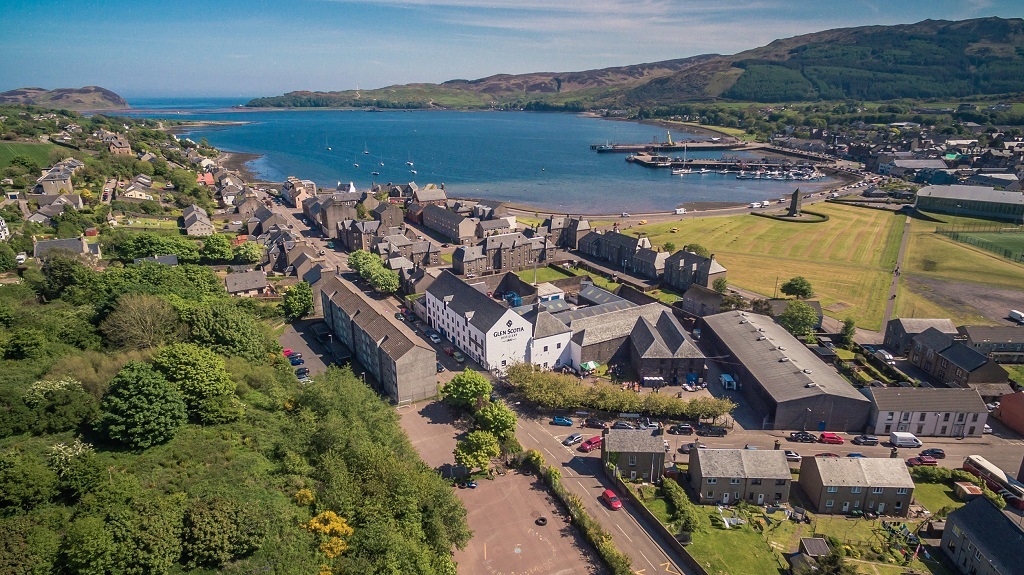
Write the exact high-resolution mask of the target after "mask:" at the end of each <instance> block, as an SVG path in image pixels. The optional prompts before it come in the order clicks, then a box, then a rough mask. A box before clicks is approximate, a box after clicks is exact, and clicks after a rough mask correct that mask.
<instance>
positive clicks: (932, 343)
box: [913, 327, 953, 351]
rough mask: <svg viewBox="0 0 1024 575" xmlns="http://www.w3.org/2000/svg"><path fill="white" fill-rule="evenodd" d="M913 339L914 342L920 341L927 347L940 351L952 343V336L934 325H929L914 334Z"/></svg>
mask: <svg viewBox="0 0 1024 575" xmlns="http://www.w3.org/2000/svg"><path fill="white" fill-rule="evenodd" d="M913 341H914V343H920V344H921V345H923V346H924V347H926V348H927V349H934V350H935V351H942V350H944V349H946V348H947V347H949V346H950V345H952V343H953V338H952V337H951V336H950V335H949V334H945V333H942V332H941V331H939V330H937V329H935V328H934V327H930V328H928V329H926V330H924V331H922V332H921V333H919V334H917V335H915V336H914V339H913Z"/></svg>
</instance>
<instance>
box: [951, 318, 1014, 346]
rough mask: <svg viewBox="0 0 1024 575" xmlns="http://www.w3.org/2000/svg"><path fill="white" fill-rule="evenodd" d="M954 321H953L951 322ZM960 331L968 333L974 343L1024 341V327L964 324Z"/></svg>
mask: <svg viewBox="0 0 1024 575" xmlns="http://www.w3.org/2000/svg"><path fill="white" fill-rule="evenodd" d="M950 323H953V322H950ZM959 332H960V333H962V334H964V335H966V336H967V338H968V339H970V340H971V342H972V343H985V342H999V343H1020V342H1024V328H1020V327H1013V326H987V325H964V326H961V327H960V328H959Z"/></svg>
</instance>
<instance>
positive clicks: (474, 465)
mask: <svg viewBox="0 0 1024 575" xmlns="http://www.w3.org/2000/svg"><path fill="white" fill-rule="evenodd" d="M500 453H501V449H500V448H499V447H498V438H497V437H494V435H493V434H491V433H490V432H488V431H471V432H469V433H468V434H466V438H465V439H463V440H462V441H459V443H458V444H456V445H455V463H458V464H459V465H463V466H465V467H467V468H468V469H469V470H470V471H472V470H474V469H487V468H488V467H490V465H491V459H492V458H494V457H497V456H498V455H499V454H500Z"/></svg>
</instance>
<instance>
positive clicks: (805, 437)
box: [789, 431, 818, 443]
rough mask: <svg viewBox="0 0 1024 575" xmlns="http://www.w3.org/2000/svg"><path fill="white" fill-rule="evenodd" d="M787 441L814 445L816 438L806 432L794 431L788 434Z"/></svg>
mask: <svg viewBox="0 0 1024 575" xmlns="http://www.w3.org/2000/svg"><path fill="white" fill-rule="evenodd" d="M789 440H790V441H795V442H797V443H815V442H816V441H818V438H816V437H814V435H812V434H810V433H807V432H806V431H794V432H793V433H790V434H789Z"/></svg>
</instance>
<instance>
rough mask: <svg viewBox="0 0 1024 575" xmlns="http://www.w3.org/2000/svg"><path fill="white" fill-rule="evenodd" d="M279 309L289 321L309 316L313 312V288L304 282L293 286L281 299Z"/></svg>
mask: <svg viewBox="0 0 1024 575" xmlns="http://www.w3.org/2000/svg"><path fill="white" fill-rule="evenodd" d="M281 307H282V308H283V309H284V316H285V317H286V318H288V319H290V320H295V319H299V318H301V317H305V316H307V315H309V314H310V313H312V311H313V288H311V287H310V286H309V284H308V283H306V282H299V283H297V284H295V285H294V286H292V288H291V289H289V290H288V291H287V292H285V294H284V297H283V298H281Z"/></svg>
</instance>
